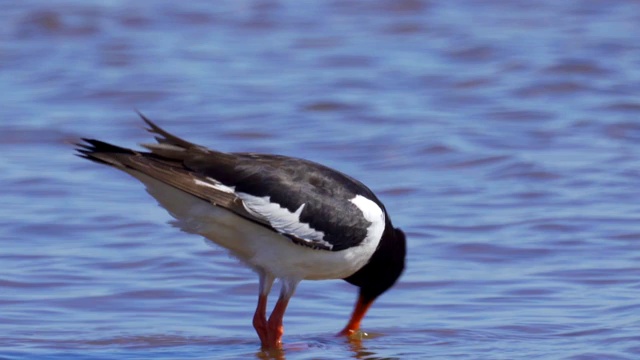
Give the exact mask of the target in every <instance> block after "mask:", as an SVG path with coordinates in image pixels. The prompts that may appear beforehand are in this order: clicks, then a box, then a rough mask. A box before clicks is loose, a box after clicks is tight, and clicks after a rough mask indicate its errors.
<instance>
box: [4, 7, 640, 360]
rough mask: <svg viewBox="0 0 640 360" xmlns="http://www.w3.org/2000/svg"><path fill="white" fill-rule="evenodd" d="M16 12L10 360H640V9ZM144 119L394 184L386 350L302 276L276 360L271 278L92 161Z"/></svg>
mask: <svg viewBox="0 0 640 360" xmlns="http://www.w3.org/2000/svg"><path fill="white" fill-rule="evenodd" d="M0 4H1V5H2V11H1V12H0V24H1V25H0V91H1V93H2V97H1V99H0V151H1V152H2V154H3V155H2V157H0V174H1V175H0V188H1V189H2V192H1V195H0V199H1V203H2V206H1V207H0V241H1V244H2V246H1V247H0V264H1V265H2V266H1V268H2V270H0V358H3V359H4V358H7V359H148V358H154V359H157V360H160V359H223V358H224V359H247V358H260V359H266V358H270V357H275V358H278V357H279V358H285V357H286V358H287V359H337V358H357V359H381V358H390V359H418V358H420V359H424V358H435V359H450V358H451V359H453V358H455V359H516V358H520V359H534V358H535V359H576V360H578V359H580V360H582V359H637V358H640V335H639V334H640V301H639V300H638V299H639V298H640V296H639V295H638V294H639V293H640V265H638V264H640V228H639V227H638V224H639V221H640V202H639V201H638V199H640V186H638V182H639V179H640V145H639V144H640V100H639V98H638V94H640V43H639V42H638V37H637V34H638V33H639V32H640V26H639V25H638V24H640V16H639V15H638V14H640V3H638V2H637V1H632V0H621V1H615V2H611V1H586V0H584V1H562V2H560V1H551V0H543V1H536V2H533V3H532V2H529V1H510V2H501V1H483V2H466V1H447V2H444V1H440V2H435V1H431V2H428V1H418V0H400V1H392V0H386V1H381V0H379V1H369V2H364V1H361V2H358V1H354V2H341V1H331V2H326V1H306V2H304V4H302V3H300V2H294V1H220V2H215V3H213V2H209V1H190V2H187V1H182V2H173V1H154V2H129V1H107V2H86V1H80V0H66V1H63V0H60V1H36V0H30V1H29V0H25V1H19V2H17V1H12V2H10V1H4V2H0ZM134 109H139V110H141V111H143V112H144V113H146V114H147V115H148V116H149V117H150V118H152V119H154V120H156V121H157V122H158V123H160V124H161V125H162V126H165V127H166V128H167V129H169V130H170V131H172V132H175V133H177V134H179V135H181V136H184V137H186V138H188V139H190V140H192V141H194V142H198V143H202V144H205V145H208V146H211V147H215V148H217V149H221V150H226V151H260V152H271V153H280V154H288V155H295V156H300V157H305V158H308V159H312V160H315V161H318V162H321V163H324V164H327V165H329V166H332V167H335V168H337V169H340V170H342V171H344V172H346V173H349V174H351V175H352V176H354V177H356V178H358V179H361V180H362V181H364V182H365V183H367V184H368V185H369V186H370V187H371V188H372V189H374V190H375V191H376V192H377V193H378V195H379V197H380V198H381V199H382V200H383V201H384V202H385V204H386V206H387V208H388V210H389V211H390V214H391V216H392V218H393V221H394V223H395V224H397V225H398V226H400V227H402V228H403V229H404V230H405V231H406V232H407V234H408V241H409V255H408V267H407V270H406V272H405V274H404V276H403V277H402V278H401V281H400V283H399V284H398V285H397V286H396V287H395V288H394V289H393V290H392V291H390V292H388V293H387V294H385V295H383V296H382V297H381V298H380V299H379V300H378V301H377V303H376V304H375V305H374V307H373V308H372V309H371V311H370V313H369V315H368V317H367V318H366V319H365V322H364V324H363V327H364V330H365V331H366V332H367V333H368V336H365V337H364V338H362V339H361V340H357V339H354V340H351V341H347V340H345V339H342V338H335V337H333V334H334V333H335V332H336V331H338V330H340V329H341V327H342V326H344V324H345V322H346V320H347V317H348V315H349V313H350V311H351V306H352V304H353V302H354V300H355V296H356V295H355V294H356V289H355V288H353V287H351V286H350V285H348V284H347V283H345V282H342V281H325V282H303V283H302V284H301V286H300V287H299V290H298V292H297V294H296V296H295V297H294V298H293V300H292V302H291V305H290V308H289V310H288V312H287V315H286V317H285V327H286V333H285V338H284V339H285V342H286V343H287V346H286V348H285V350H284V351H283V352H282V353H277V354H267V353H263V352H261V351H260V349H259V342H258V339H257V336H256V335H255V333H254V331H253V328H252V326H251V318H252V315H253V309H254V306H255V301H256V289H257V278H256V276H255V275H254V274H253V273H251V272H250V271H249V270H246V269H244V268H242V267H240V266H238V265H237V264H236V262H235V261H234V260H232V259H230V258H229V257H228V256H227V255H226V254H225V253H224V252H223V251H221V250H220V249H218V248H214V247H211V246H207V245H206V244H205V243H204V241H202V240H201V239H199V238H198V237H196V236H192V235H187V234H183V233H180V232H179V231H177V230H176V229H174V228H172V227H170V226H169V225H166V224H165V222H166V221H168V220H169V219H170V218H169V216H168V215H167V214H166V213H165V212H164V211H163V210H162V209H160V208H159V207H157V206H156V205H155V203H154V201H153V200H152V199H151V198H150V197H149V196H148V195H147V194H146V193H145V192H144V190H143V188H142V186H141V185H140V184H138V183H137V182H136V181H134V180H133V179H131V178H129V177H127V176H126V175H125V174H121V173H119V172H117V171H115V170H113V169H109V168H107V167H103V166H98V165H96V164H93V163H90V162H88V161H84V160H82V159H79V158H76V157H74V156H72V149H71V146H70V145H69V144H68V142H70V141H73V140H74V139H77V138H79V137H81V136H85V137H97V138H100V139H104V140H108V141H111V142H115V143H117V144H121V145H127V146H134V145H135V144H136V143H139V142H148V141H150V138H149V136H148V134H146V133H145V132H144V131H143V130H141V128H142V124H141V122H140V121H139V120H138V119H137V118H136V115H135V113H134V112H133V110H134ZM271 304H273V299H272V302H271Z"/></svg>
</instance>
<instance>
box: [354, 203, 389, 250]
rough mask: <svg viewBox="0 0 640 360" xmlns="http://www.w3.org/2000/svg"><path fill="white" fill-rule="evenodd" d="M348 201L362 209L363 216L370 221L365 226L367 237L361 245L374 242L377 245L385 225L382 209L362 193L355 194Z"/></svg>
mask: <svg viewBox="0 0 640 360" xmlns="http://www.w3.org/2000/svg"><path fill="white" fill-rule="evenodd" d="M350 201H351V202H352V203H353V204H354V205H355V206H357V207H358V209H360V210H361V211H362V215H364V218H365V219H366V220H367V221H368V222H370V223H371V225H369V227H368V228H367V237H366V238H365V239H364V241H363V245H364V244H370V243H375V245H376V247H377V246H378V242H379V241H380V238H382V233H383V232H384V227H385V217H384V211H382V209H381V208H380V206H378V204H376V203H375V202H373V201H371V200H369V199H367V198H366V197H364V196H362V195H356V197H354V198H353V199H351V200H350Z"/></svg>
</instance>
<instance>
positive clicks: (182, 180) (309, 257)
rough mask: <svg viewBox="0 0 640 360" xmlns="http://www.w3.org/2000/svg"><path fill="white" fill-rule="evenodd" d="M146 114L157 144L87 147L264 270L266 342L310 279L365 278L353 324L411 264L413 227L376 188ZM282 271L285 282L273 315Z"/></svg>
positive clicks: (185, 223)
mask: <svg viewBox="0 0 640 360" xmlns="http://www.w3.org/2000/svg"><path fill="white" fill-rule="evenodd" d="M140 115H141V114H140ZM141 117H142V118H143V120H144V121H145V122H146V123H147V125H148V126H149V129H148V130H149V131H150V132H152V133H154V134H155V135H156V140H157V141H158V143H157V144H143V145H142V146H144V147H145V148H147V149H148V150H149V152H140V151H134V150H131V149H126V148H122V147H118V146H114V145H111V144H108V143H105V142H102V141H98V140H92V139H83V140H84V143H82V144H78V146H79V147H78V151H79V155H80V156H82V157H84V158H87V159H89V160H92V161H96V162H99V163H103V164H107V165H110V166H113V167H116V168H118V169H121V170H123V171H125V172H127V173H129V174H130V175H132V176H134V177H135V178H137V179H138V180H140V181H141V182H142V183H143V184H144V185H145V186H146V188H147V191H148V192H149V193H150V194H151V195H152V196H153V197H154V198H155V199H156V200H157V201H158V202H159V203H160V204H161V205H162V206H163V207H164V208H165V209H166V210H167V211H168V212H169V213H170V214H171V215H172V216H173V217H174V218H175V221H174V223H175V225H176V226H178V227H180V228H181V229H182V230H184V231H186V232H189V233H194V234H199V235H202V236H204V237H206V238H207V239H209V240H211V241H213V242H214V243H217V244H219V245H221V246H222V247H224V248H226V249H228V250H229V251H230V253H231V254H232V255H234V256H235V257H237V258H238V259H240V260H241V261H242V262H244V263H245V264H246V265H248V266H250V267H251V268H252V269H254V270H255V271H256V272H257V273H258V274H259V276H260V298H259V302H258V308H257V309H256V314H255V316H254V326H255V327H256V330H257V332H258V335H259V336H260V339H261V341H262V345H263V346H264V347H276V346H279V344H280V339H281V336H282V332H283V330H282V316H283V314H284V310H285V309H286V305H287V303H288V300H289V298H290V297H291V296H292V295H293V293H294V291H295V288H296V286H297V285H298V283H299V282H300V281H301V280H320V279H345V280H346V281H348V282H350V283H352V284H354V285H356V286H358V287H360V296H359V300H358V302H357V304H356V310H354V314H353V316H352V318H351V321H350V322H349V324H348V325H347V327H346V328H345V329H344V330H343V333H344V334H350V333H352V332H354V331H356V330H358V327H359V323H360V320H361V319H362V317H363V316H364V314H365V313H366V310H367V308H368V307H369V305H371V303H372V302H373V300H374V299H375V298H376V297H377V296H378V295H380V294H381V293H382V292H384V291H386V290H387V289H388V288H389V287H391V286H392V285H393V284H394V283H395V281H396V280H397V278H398V277H399V276H400V274H401V272H402V270H403V268H404V257H405V237H404V234H403V233H402V231H400V230H399V229H395V228H393V226H392V224H391V220H390V219H389V216H388V215H387V213H386V210H385V208H384V206H383V205H382V203H381V202H380V201H379V200H378V198H377V197H376V196H375V195H374V194H373V192H372V191H371V190H369V189H368V188H367V187H366V186H365V185H363V184H362V183H360V182H359V181H357V180H355V179H353V178H351V177H349V176H347V175H345V174H342V173H340V172H338V171H335V170H332V169H330V168H328V167H325V166H323V165H320V164H317V163H314V162H311V161H307V160H303V159H297V158H292V157H287V156H280V155H268V154H255V153H224V152H219V151H215V150H210V149H207V148H205V147H203V146H200V145H196V144H193V143H190V142H187V141H185V140H182V139H180V138H178V137H176V136H174V135H171V134H169V133H167V132H166V131H164V130H163V129H161V128H160V127H158V126H157V125H155V124H154V123H153V122H151V121H150V120H148V119H147V118H145V117H144V116H143V115H141ZM275 279H281V281H282V290H281V294H280V298H279V300H278V303H277V304H276V307H275V309H274V311H273V312H272V315H271V318H270V319H269V320H268V321H267V320H266V317H265V314H264V312H265V310H264V308H265V306H266V296H267V295H268V293H269V292H270V290H271V286H272V284H273V282H274V280H275Z"/></svg>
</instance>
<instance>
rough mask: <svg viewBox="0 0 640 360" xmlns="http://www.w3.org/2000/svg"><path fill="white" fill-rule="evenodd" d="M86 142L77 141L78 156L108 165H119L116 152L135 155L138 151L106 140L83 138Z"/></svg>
mask: <svg viewBox="0 0 640 360" xmlns="http://www.w3.org/2000/svg"><path fill="white" fill-rule="evenodd" d="M82 141H84V143H82V142H79V143H76V144H75V145H76V151H77V153H76V156H79V157H81V158H84V159H88V160H91V161H95V162H97V163H101V164H106V165H117V161H115V159H114V158H115V157H117V156H114V155H116V154H126V155H135V154H136V152H135V151H133V150H131V149H127V148H123V147H120V146H115V145H112V144H109V143H106V142H104V141H100V140H95V139H85V138H82Z"/></svg>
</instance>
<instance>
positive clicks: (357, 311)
mask: <svg viewBox="0 0 640 360" xmlns="http://www.w3.org/2000/svg"><path fill="white" fill-rule="evenodd" d="M372 303H373V301H372V300H369V299H366V298H364V297H363V296H362V295H360V296H358V300H357V301H356V306H355V308H354V309H353V314H351V319H349V322H348V323H347V326H345V327H344V329H342V331H340V332H339V333H338V336H351V335H353V334H355V333H356V332H357V331H358V330H360V323H361V322H362V319H363V318H364V316H365V315H366V314H367V310H369V307H370V306H371V304H372Z"/></svg>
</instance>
